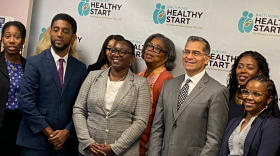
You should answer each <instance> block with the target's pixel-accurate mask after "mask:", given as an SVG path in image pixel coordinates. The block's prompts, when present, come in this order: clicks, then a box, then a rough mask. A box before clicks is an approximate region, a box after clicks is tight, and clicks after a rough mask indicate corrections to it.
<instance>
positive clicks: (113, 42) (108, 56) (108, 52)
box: [106, 39, 116, 64]
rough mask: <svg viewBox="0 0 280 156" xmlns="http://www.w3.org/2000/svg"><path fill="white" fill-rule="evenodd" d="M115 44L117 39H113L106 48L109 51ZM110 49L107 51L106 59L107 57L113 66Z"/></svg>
mask: <svg viewBox="0 0 280 156" xmlns="http://www.w3.org/2000/svg"><path fill="white" fill-rule="evenodd" d="M115 42H116V40H115V39H111V40H110V41H109V42H108V44H107V46H106V48H109V49H111V48H113V46H114V44H115ZM109 49H106V57H107V59H108V61H109V63H110V64H111V59H110V57H111V54H110V50H109Z"/></svg>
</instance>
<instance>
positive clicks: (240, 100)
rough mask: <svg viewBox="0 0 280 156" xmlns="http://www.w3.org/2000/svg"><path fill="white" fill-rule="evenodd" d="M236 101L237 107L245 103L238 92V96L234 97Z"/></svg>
mask: <svg viewBox="0 0 280 156" xmlns="http://www.w3.org/2000/svg"><path fill="white" fill-rule="evenodd" d="M234 101H235V103H236V104H237V105H242V103H243V100H242V99H240V98H239V97H238V96H237V92H236V94H235V95H234Z"/></svg>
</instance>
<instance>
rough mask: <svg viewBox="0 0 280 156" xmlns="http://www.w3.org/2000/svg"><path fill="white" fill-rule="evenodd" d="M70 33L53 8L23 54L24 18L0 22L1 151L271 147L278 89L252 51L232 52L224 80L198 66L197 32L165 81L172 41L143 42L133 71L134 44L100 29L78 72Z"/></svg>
mask: <svg viewBox="0 0 280 156" xmlns="http://www.w3.org/2000/svg"><path fill="white" fill-rule="evenodd" d="M76 32H77V23H76V21H75V19H74V18H72V17H71V16H69V15H67V14H57V15H56V16H55V17H54V18H53V19H52V21H51V26H50V28H49V29H47V30H46V31H45V33H44V34H43V35H42V39H41V40H40V42H39V44H38V47H37V49H36V52H35V56H32V57H29V58H28V59H27V60H26V59H25V58H23V57H22V56H21V51H22V48H23V45H24V41H25V36H26V30H25V27H24V25H23V24H22V23H20V22H18V21H12V22H7V23H6V24H5V25H4V27H3V28H2V35H1V43H2V44H3V47H4V48H3V51H2V52H1V53H0V88H1V89H0V155H1V156H2V155H3V156H6V155H7V156H8V155H9V156H10V155H11V156H18V155H21V156H70V155H71V156H72V155H73V156H91V155H97V156H105V155H108V156H110V155H112V156H113V155H121V156H134V155H140V156H147V155H148V156H185V155H191V156H202V155H203V156H217V155H218V156H243V155H248V156H264V155H265V156H276V155H279V154H280V120H279V118H280V113H279V108H278V96H277V91H276V87H275V84H274V82H273V81H272V80H271V79H270V78H269V67H268V63H267V61H266V59H265V58H264V57H263V56H262V55H261V54H260V53H258V52H255V51H246V52H243V53H242V54H240V55H239V56H238V57H237V59H236V60H235V62H234V64H233V65H232V69H231V71H230V73H229V78H228V85H227V87H224V86H223V85H221V84H220V83H219V82H218V81H216V80H215V79H213V78H212V77H211V76H209V75H208V74H207V72H206V70H205V67H206V65H207V64H208V62H209V60H210V44H209V43H208V41H207V40H205V39H204V38H202V37H199V36H190V37H189V38H188V39H187V42H186V44H185V47H184V50H182V64H183V66H184V68H185V73H184V74H182V75H180V76H178V77H175V78H173V76H172V75H171V74H170V73H169V71H172V70H173V69H174V68H175V60H176V50H175V45H174V43H173V42H172V41H171V40H170V39H169V38H167V37H166V36H164V35H162V34H153V35H151V36H149V37H148V38H147V39H146V41H145V43H144V46H143V49H142V58H143V60H144V61H145V63H146V65H147V67H146V68H145V69H144V70H143V71H141V72H139V73H137V74H136V73H134V72H133V70H132V67H131V64H132V62H133V61H134V59H135V47H134V45H133V44H132V43H131V42H130V41H128V40H126V39H125V38H124V37H123V36H121V35H110V36H108V37H107V38H106V40H105V41H104V43H103V45H102V48H101V52H100V54H99V57H98V60H97V62H96V63H95V64H92V65H89V66H88V68H87V69H86V65H85V64H84V63H82V62H81V61H80V60H79V58H78V56H77V55H76ZM0 48H1V47H0ZM0 51H1V49H0Z"/></svg>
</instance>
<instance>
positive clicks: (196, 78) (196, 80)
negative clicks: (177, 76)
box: [181, 69, 206, 94]
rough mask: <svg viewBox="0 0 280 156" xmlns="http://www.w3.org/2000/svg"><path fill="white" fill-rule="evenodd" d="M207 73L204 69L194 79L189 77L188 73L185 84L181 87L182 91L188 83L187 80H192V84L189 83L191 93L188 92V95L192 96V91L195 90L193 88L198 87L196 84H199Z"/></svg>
mask: <svg viewBox="0 0 280 156" xmlns="http://www.w3.org/2000/svg"><path fill="white" fill-rule="evenodd" d="M205 72H206V71H205V69H204V70H203V71H202V72H200V73H198V74H196V75H195V76H193V77H189V76H188V74H187V73H186V74H185V80H184V81H183V83H182V85H181V89H182V87H183V86H184V84H185V83H186V81H187V79H191V82H190V83H189V92H188V94H190V93H191V91H192V90H193V88H194V87H195V86H196V84H197V83H198V82H199V81H200V79H201V78H202V77H203V75H204V74H205Z"/></svg>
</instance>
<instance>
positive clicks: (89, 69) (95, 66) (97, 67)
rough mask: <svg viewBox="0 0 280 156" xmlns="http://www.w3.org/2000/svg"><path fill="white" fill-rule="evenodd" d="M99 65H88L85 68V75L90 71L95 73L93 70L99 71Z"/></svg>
mask: <svg viewBox="0 0 280 156" xmlns="http://www.w3.org/2000/svg"><path fill="white" fill-rule="evenodd" d="M101 67H102V66H101V65H99V64H97V63H94V64H92V65H89V66H88V68H87V74H88V73H89V72H90V71H95V70H100V69H101Z"/></svg>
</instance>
